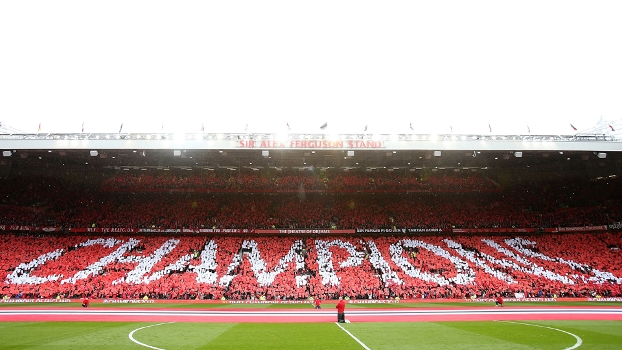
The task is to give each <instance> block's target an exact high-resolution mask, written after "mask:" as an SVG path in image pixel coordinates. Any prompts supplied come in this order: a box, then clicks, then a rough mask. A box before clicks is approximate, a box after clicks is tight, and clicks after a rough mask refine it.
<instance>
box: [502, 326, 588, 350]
mask: <svg viewBox="0 0 622 350" xmlns="http://www.w3.org/2000/svg"><path fill="white" fill-rule="evenodd" d="M497 322H505V323H514V324H522V325H525V326H532V327H540V328H546V329H551V330H554V331H558V332H562V333H566V334H568V335H571V336H573V337H574V338H575V339H576V340H577V342H576V343H575V344H574V345H573V346H571V347H569V348H564V349H563V350H574V349H576V348H578V347H579V346H581V344H583V339H581V338H580V337H579V336H578V335H576V334H573V333H570V332H567V331H565V330H562V329H558V328H553V327H547V326H541V325H539V324H530V323H523V322H514V321H497Z"/></svg>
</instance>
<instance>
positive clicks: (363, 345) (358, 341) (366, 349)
mask: <svg viewBox="0 0 622 350" xmlns="http://www.w3.org/2000/svg"><path fill="white" fill-rule="evenodd" d="M335 324H336V325H337V327H339V328H341V329H342V330H343V331H344V332H346V333H347V334H348V335H349V336H350V338H352V339H354V340H355V341H356V342H357V343H359V345H361V346H362V347H363V349H365V350H371V349H370V348H369V347H368V346H367V345H365V343H363V342H362V341H360V340H359V338H357V337H355V336H354V335H353V334H352V333H350V332H349V331H348V330H347V329H345V328H343V327H341V325H340V324H339V322H335Z"/></svg>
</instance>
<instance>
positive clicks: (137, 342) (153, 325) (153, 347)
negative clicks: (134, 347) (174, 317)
mask: <svg viewBox="0 0 622 350" xmlns="http://www.w3.org/2000/svg"><path fill="white" fill-rule="evenodd" d="M169 323H175V322H163V323H158V324H152V325H150V326H145V327H140V328H136V329H135V330H133V331H131V332H130V334H129V337H130V340H131V341H133V342H134V343H136V344H138V345H140V346H144V347H146V348H149V349H153V350H164V349H160V348H156V347H155V346H151V345H147V344H145V343H141V342H139V341H138V340H136V339H134V333H136V332H138V331H139V330H141V329H145V328H150V327H155V326H161V325H163V324H169Z"/></svg>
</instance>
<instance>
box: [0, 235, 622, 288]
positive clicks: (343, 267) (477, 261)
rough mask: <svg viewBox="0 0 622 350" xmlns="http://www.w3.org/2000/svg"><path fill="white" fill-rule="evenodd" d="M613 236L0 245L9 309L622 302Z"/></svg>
mask: <svg viewBox="0 0 622 350" xmlns="http://www.w3.org/2000/svg"><path fill="white" fill-rule="evenodd" d="M620 247H622V235H621V234H620V233H602V234H565V235H548V236H537V237H529V236H525V237H520V238H517V237H509V236H507V237H506V236H452V237H441V236H425V237H407V236H385V237H345V236H338V237H337V236H336V237H290V236H288V237H278V239H275V237H257V236H253V237H225V236H213V237H199V236H183V237H164V236H157V237H154V236H138V237H124V236H108V237H103V238H102V237H97V238H96V237H83V236H29V235H22V236H17V235H1V236H0V250H1V251H2V252H3V254H2V255H1V256H0V274H1V275H2V276H6V277H5V278H4V279H3V281H2V283H0V286H1V290H0V294H1V295H3V296H5V297H7V298H8V297H10V298H57V297H62V298H81V297H85V296H86V297H90V298H123V299H139V298H145V297H147V298H158V299H214V300H218V299H222V298H225V299H228V300H249V299H256V300H262V299H265V300H304V299H308V298H309V297H314V298H321V299H333V298H336V297H338V296H348V297H350V298H355V299H388V298H396V297H398V298H401V299H422V298H423V299H436V298H458V299H461V298H493V297H494V296H495V295H503V296H505V297H514V296H515V295H516V293H522V294H523V295H524V296H525V297H597V296H601V297H621V296H622V289H621V286H622V267H621V266H620V265H619V264H618V263H617V262H619V261H621V259H622V256H621V254H622V251H620V250H619V248H620Z"/></svg>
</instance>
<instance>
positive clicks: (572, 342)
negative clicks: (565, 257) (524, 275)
mask: <svg viewBox="0 0 622 350" xmlns="http://www.w3.org/2000/svg"><path fill="white" fill-rule="evenodd" d="M439 304H441V303H439ZM439 304H436V303H430V304H429V305H427V304H424V305H421V304H419V305H417V307H422V306H423V307H433V308H438V307H439V306H440V305H439ZM187 305H188V304H159V305H157V306H158V307H160V308H167V309H169V308H170V309H175V308H180V309H184V308H186V307H187ZM545 305H552V304H545V303H538V306H545ZM555 305H556V306H561V305H560V303H555ZM572 305H574V306H577V305H581V303H572ZM599 305H600V304H599ZM94 306H95V308H100V309H108V310H110V309H114V308H119V309H122V308H123V309H127V308H131V309H138V308H144V309H149V307H145V306H146V305H131V306H130V305H127V304H125V305H104V304H96V305H94ZM191 306H192V307H194V308H201V307H204V308H206V309H223V308H225V309H226V308H231V309H237V308H239V307H238V306H237V305H235V306H233V305H227V306H223V305H219V304H216V305H214V304H212V305H205V306H202V305H199V304H194V305H191ZM244 306H245V308H247V309H249V308H251V307H252V305H244ZM327 306H328V305H327ZM374 306H376V305H373V304H372V305H361V306H359V305H352V306H351V307H350V306H349V309H350V310H352V309H358V308H369V309H372V308H374ZM443 306H450V305H447V304H444V305H443ZM461 306H462V307H464V308H477V307H479V306H481V305H469V306H465V304H464V303H462V304H461ZM488 306H490V305H488ZM522 306H523V305H521V306H515V307H519V308H520V307H522ZM524 306H527V305H524ZM590 306H594V304H590ZM603 306H604V305H603ZM608 306H613V305H608ZM617 306H619V303H617V304H615V307H617ZM16 307H17V308H22V309H23V308H28V309H30V308H31V307H42V308H48V307H54V308H57V309H58V308H59V307H60V308H61V309H76V311H80V309H81V308H79V307H78V306H77V305H76V304H75V303H72V304H64V305H61V304H57V305H53V306H47V305H46V306H42V305H40V304H39V305H36V304H22V305H13V306H8V305H2V307H1V309H4V310H7V309H13V308H16ZM384 307H385V308H386V307H387V305H384ZM390 307H392V306H390ZM395 307H397V305H396V306H395ZM401 307H411V308H412V307H415V305H404V304H403V305H401ZM452 307H454V308H455V305H452ZM260 308H266V309H275V308H276V309H291V308H301V309H302V308H307V309H308V308H309V305H261V306H259V305H257V307H256V309H260ZM346 316H347V314H346ZM171 321H172V320H171ZM0 349H167V350H170V349H254V350H256V349H370V350H376V349H622V321H614V320H609V321H587V320H547V321H542V320H528V321H527V320H517V321H467V322H463V321H460V322H458V321H455V322H454V321H452V322H353V323H346V324H336V323H334V322H305V323H296V322H288V323H283V322H272V323H270V322H263V323H251V322H243V323H234V322H227V323H221V322H162V321H161V320H160V321H154V322H95V321H93V322H70V321H63V322H0Z"/></svg>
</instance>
